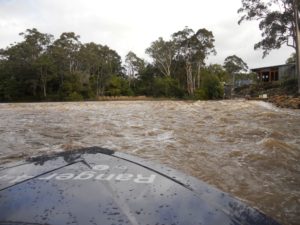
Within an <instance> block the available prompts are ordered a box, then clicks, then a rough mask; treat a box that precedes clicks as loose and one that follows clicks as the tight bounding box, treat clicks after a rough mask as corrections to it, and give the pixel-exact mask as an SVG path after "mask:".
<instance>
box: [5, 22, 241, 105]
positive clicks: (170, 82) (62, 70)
mask: <svg viewBox="0 0 300 225" xmlns="http://www.w3.org/2000/svg"><path fill="white" fill-rule="evenodd" d="M20 35H21V36H22V37H23V40H22V41H21V42H18V43H14V44H11V45H10V46H8V47H7V48H5V49H1V50H0V101H49V100H50V101H56V100H63V101H72V100H89V99H98V98H99V97H100V96H138V95H145V96H153V97H174V98H189V99H219V98H222V97H223V84H224V83H225V82H227V83H228V82H229V83H230V82H231V81H232V75H234V76H233V77H235V74H237V73H238V72H240V71H243V70H244V68H245V67H246V64H245V63H244V62H243V61H242V60H241V59H240V58H238V57H237V56H230V57H227V59H226V62H225V64H224V67H223V66H222V65H218V64H213V65H206V63H205V60H206V59H207V57H208V56H209V55H211V54H216V51H215V48H214V41H215V40H214V36H213V33H212V32H211V31H208V30H206V29H204V28H203V29H199V30H198V31H197V32H194V31H193V30H192V29H189V28H188V27H185V28H184V29H183V30H181V31H178V32H175V33H174V34H172V35H171V38H170V40H168V41H165V40H164V39H162V38H159V39H158V40H156V41H154V42H153V43H152V44H151V46H150V47H149V48H147V49H146V51H145V52H146V54H148V55H149V56H150V57H151V62H147V61H145V60H144V59H142V58H139V57H138V56H137V55H136V54H135V53H134V52H129V53H128V54H127V55H126V58H125V60H124V64H122V60H121V57H120V55H119V54H118V53H117V52H116V51H115V50H113V49H111V48H110V47H108V46H105V45H101V44H96V43H93V42H91V43H81V41H80V37H79V36H78V35H76V34H75V33H73V32H68V33H62V34H61V35H60V37H59V38H57V39H54V36H53V35H51V34H47V33H41V32H40V31H38V30H37V29H35V28H33V29H27V30H26V31H25V32H24V33H20ZM237 59H238V60H237ZM236 64H240V66H237V65H236ZM233 80H234V79H233Z"/></svg>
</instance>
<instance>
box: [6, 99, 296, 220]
mask: <svg viewBox="0 0 300 225" xmlns="http://www.w3.org/2000/svg"><path fill="white" fill-rule="evenodd" d="M0 142H1V145H0V163H1V166H3V165H4V164H5V163H6V162H11V161H14V160H18V159H22V158H24V157H28V156H32V155H37V154H41V153H45V152H47V153H49V152H54V151H69V150H72V149H76V148H79V147H88V146H101V147H107V148H110V149H113V150H117V151H122V152H126V153H129V154H134V155H137V156H139V157H142V158H146V159H149V160H153V161H156V162H159V163H163V164H165V165H168V166H170V167H173V168H175V169H178V170H180V171H183V172H185V173H187V174H189V175H192V176H195V177H197V178H199V179H201V180H204V181H206V182H208V183H209V184H211V185H213V186H215V187H217V188H219V189H221V190H223V191H225V192H229V193H231V194H232V195H234V196H236V197H239V198H241V199H243V200H244V201H246V202H248V204H250V205H251V206H254V207H256V208H259V209H260V210H262V211H263V212H265V213H266V214H268V215H270V216H272V217H274V218H275V219H277V220H278V221H280V222H282V223H283V224H286V225H288V224H292V225H296V224H300V110H291V109H279V108H276V107H275V106H273V105H271V104H269V103H264V102H259V101H244V100H237V101H208V102H201V101H197V102H184V101H135V102H130V101H122V102H76V103H24V104H23V103H22V104H0Z"/></svg>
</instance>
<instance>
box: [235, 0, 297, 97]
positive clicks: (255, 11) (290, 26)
mask: <svg viewBox="0 0 300 225" xmlns="http://www.w3.org/2000/svg"><path fill="white" fill-rule="evenodd" d="M299 6H300V3H299V0H268V1H266V0H242V7H241V8H240V9H239V10H238V13H241V14H242V17H241V18H240V20H239V24H240V23H241V22H243V21H245V20H259V21H260V23H259V29H260V30H261V31H262V40H261V41H260V42H258V43H256V44H255V45H254V48H255V49H258V48H261V49H263V57H265V56H266V55H267V54H268V53H269V52H270V51H271V50H272V49H278V48H280V47H281V46H282V45H284V44H286V45H287V46H290V47H292V48H294V49H295V52H296V56H297V57H296V58H297V60H296V62H297V63H296V65H297V74H298V92H299V93H300V30H299Z"/></svg>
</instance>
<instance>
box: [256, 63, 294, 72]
mask: <svg viewBox="0 0 300 225" xmlns="http://www.w3.org/2000/svg"><path fill="white" fill-rule="evenodd" d="M294 65H295V64H294V63H290V64H281V65H274V66H265V67H258V68H253V69H250V70H251V71H255V70H263V69H271V68H279V67H285V66H294Z"/></svg>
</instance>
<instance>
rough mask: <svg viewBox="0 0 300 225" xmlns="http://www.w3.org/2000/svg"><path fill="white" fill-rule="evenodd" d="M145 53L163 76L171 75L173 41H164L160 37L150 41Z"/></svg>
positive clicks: (173, 52) (173, 51)
mask: <svg viewBox="0 0 300 225" xmlns="http://www.w3.org/2000/svg"><path fill="white" fill-rule="evenodd" d="M146 53H147V54H148V55H149V56H151V58H152V59H153V61H154V65H155V66H156V67H157V68H158V69H159V70H160V72H161V73H162V74H163V75H164V76H166V77H170V76H171V66H172V61H173V58H174V56H175V45H174V42H172V41H164V39H163V38H162V37H160V38H158V40H156V41H154V42H152V44H151V46H150V47H149V48H147V49H146Z"/></svg>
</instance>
